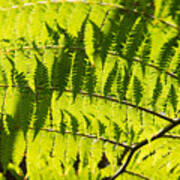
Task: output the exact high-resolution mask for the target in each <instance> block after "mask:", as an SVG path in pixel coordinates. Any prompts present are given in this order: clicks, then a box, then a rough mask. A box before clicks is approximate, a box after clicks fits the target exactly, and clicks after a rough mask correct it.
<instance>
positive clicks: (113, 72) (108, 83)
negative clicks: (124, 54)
mask: <svg viewBox="0 0 180 180" xmlns="http://www.w3.org/2000/svg"><path fill="white" fill-rule="evenodd" d="M117 70H118V63H117V61H116V62H115V63H114V66H113V68H112V70H111V72H110V73H109V74H108V77H107V79H106V82H105V85H104V96H105V97H106V96H108V94H110V93H111V88H112V85H113V82H114V80H115V77H116V74H117Z"/></svg>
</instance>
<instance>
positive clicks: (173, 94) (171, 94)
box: [168, 84, 178, 112]
mask: <svg viewBox="0 0 180 180" xmlns="http://www.w3.org/2000/svg"><path fill="white" fill-rule="evenodd" d="M168 99H169V101H170V103H171V105H172V107H173V109H174V112H176V110H177V104H178V96H177V93H176V89H175V87H174V85H173V84H171V88H170V90H169V94H168Z"/></svg>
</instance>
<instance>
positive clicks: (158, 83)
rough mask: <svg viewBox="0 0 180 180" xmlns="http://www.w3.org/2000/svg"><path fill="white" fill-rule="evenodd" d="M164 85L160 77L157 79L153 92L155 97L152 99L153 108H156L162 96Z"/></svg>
mask: <svg viewBox="0 0 180 180" xmlns="http://www.w3.org/2000/svg"><path fill="white" fill-rule="evenodd" d="M162 88H163V85H162V83H161V79H160V76H158V77H157V80H156V84H155V88H154V90H153V97H152V106H153V108H155V105H156V103H157V100H158V98H159V97H160V95H161V92H162Z"/></svg>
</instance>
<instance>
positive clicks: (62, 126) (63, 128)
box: [60, 110, 66, 135]
mask: <svg viewBox="0 0 180 180" xmlns="http://www.w3.org/2000/svg"><path fill="white" fill-rule="evenodd" d="M60 132H61V133H62V135H64V134H65V132H66V122H65V121H64V113H63V111H62V110H61V122H60Z"/></svg>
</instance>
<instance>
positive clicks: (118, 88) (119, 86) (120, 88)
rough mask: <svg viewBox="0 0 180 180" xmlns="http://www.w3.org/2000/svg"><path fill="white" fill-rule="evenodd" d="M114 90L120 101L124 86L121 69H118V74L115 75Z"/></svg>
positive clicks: (122, 96)
mask: <svg viewBox="0 0 180 180" xmlns="http://www.w3.org/2000/svg"><path fill="white" fill-rule="evenodd" d="M116 91H117V93H118V97H119V100H120V102H121V101H122V100H123V98H124V87H123V82H122V74H121V70H119V72H118V76H117V86H116Z"/></svg>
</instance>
